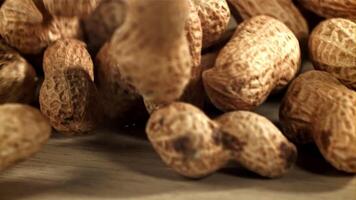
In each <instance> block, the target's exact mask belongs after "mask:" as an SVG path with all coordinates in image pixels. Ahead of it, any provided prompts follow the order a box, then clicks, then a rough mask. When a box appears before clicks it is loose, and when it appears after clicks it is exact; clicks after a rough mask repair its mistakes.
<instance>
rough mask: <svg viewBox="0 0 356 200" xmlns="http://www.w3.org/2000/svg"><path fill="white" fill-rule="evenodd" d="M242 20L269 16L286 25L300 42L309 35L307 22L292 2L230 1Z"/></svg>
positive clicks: (280, 0) (273, 0) (285, 0)
mask: <svg viewBox="0 0 356 200" xmlns="http://www.w3.org/2000/svg"><path fill="white" fill-rule="evenodd" d="M229 1H230V2H231V4H232V5H233V6H234V7H235V8H236V9H237V10H238V12H239V14H240V16H241V18H242V19H249V18H251V17H254V16H257V15H268V16H271V17H274V18H276V19H278V20H280V21H282V22H283V23H285V24H286V25H287V26H288V27H289V28H290V29H291V30H292V31H293V33H294V34H295V35H296V36H297V38H298V39H299V40H306V39H307V38H308V34H309V28H308V24H307V21H306V20H305V18H304V17H303V15H302V14H301V13H300V11H299V10H298V8H297V7H296V6H295V5H294V4H293V2H292V0H268V1H266V0H229Z"/></svg>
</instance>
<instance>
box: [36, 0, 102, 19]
mask: <svg viewBox="0 0 356 200" xmlns="http://www.w3.org/2000/svg"><path fill="white" fill-rule="evenodd" d="M42 1H43V4H44V6H45V8H46V9H47V10H48V11H49V12H50V13H51V14H52V15H54V16H62V17H75V16H77V17H85V16H87V15H89V14H90V13H91V12H93V11H94V10H95V8H96V7H97V6H98V5H99V3H100V1H101V0H42Z"/></svg>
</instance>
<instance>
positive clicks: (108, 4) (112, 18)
mask: <svg viewBox="0 0 356 200" xmlns="http://www.w3.org/2000/svg"><path fill="white" fill-rule="evenodd" d="M124 18H125V4H124V1H123V0H102V1H101V3H100V4H99V6H98V7H97V8H96V9H95V10H94V12H93V13H92V14H91V15H90V16H88V17H87V18H86V19H85V20H84V30H85V32H86V36H87V43H88V49H89V50H90V51H91V52H93V53H94V54H95V53H96V52H97V51H98V50H99V49H100V48H101V47H102V45H103V44H104V43H105V42H107V41H108V40H109V39H110V38H111V36H112V34H113V33H114V32H115V30H116V29H117V28H118V27H120V26H121V25H122V23H123V22H124Z"/></svg>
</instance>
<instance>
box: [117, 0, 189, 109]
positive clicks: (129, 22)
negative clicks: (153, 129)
mask: <svg viewBox="0 0 356 200" xmlns="http://www.w3.org/2000/svg"><path fill="white" fill-rule="evenodd" d="M127 13H128V14H127V17H126V20H125V22H124V24H123V25H122V27H121V28H120V29H118V30H117V31H116V32H115V33H114V35H113V38H112V40H111V45H112V52H111V53H112V55H113V57H114V58H115V59H116V60H117V64H118V66H119V69H120V72H121V73H122V76H123V78H124V79H126V80H128V82H129V83H130V84H132V85H133V86H134V87H135V88H136V89H137V91H138V92H139V93H140V94H141V95H143V97H144V98H146V99H148V100H150V101H153V102H155V103H167V102H172V101H174V100H176V99H178V98H179V97H180V96H181V95H182V94H183V91H184V89H185V86H186V85H187V84H188V82H189V79H190V75H191V70H192V59H191V56H190V53H189V45H188V41H187V39H186V35H185V29H184V26H185V22H186V19H187V17H188V15H189V5H188V2H187V1H166V0H145V1H141V0H131V1H128V2H127ZM142 21H144V22H145V23H141V22H142Z"/></svg>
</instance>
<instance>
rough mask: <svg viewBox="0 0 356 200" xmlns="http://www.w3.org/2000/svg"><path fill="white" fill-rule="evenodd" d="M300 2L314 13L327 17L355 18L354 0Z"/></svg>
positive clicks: (355, 4)
mask: <svg viewBox="0 0 356 200" xmlns="http://www.w3.org/2000/svg"><path fill="white" fill-rule="evenodd" d="M299 1H300V3H301V4H302V5H303V6H304V7H305V8H307V9H309V10H311V11H313V12H314V13H316V14H318V15H320V16H323V17H327V18H332V17H342V18H349V19H356V1H355V0H299Z"/></svg>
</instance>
